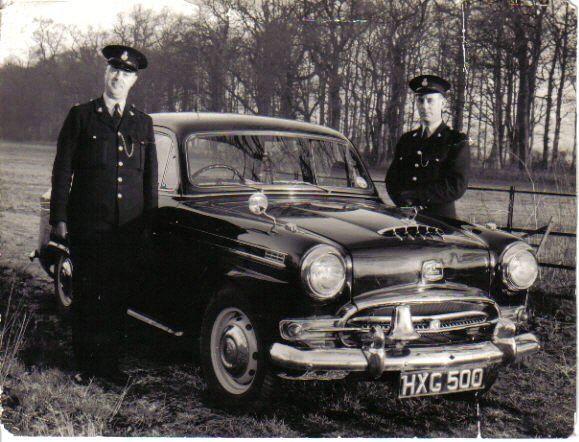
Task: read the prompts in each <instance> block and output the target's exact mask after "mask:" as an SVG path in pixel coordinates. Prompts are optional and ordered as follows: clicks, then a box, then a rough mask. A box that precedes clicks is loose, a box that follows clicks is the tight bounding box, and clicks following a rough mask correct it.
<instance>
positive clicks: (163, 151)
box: [155, 131, 179, 190]
mask: <svg viewBox="0 0 579 442" xmlns="http://www.w3.org/2000/svg"><path fill="white" fill-rule="evenodd" d="M155 145H156V147H157V162H158V166H159V170H158V171H159V188H160V189H164V190H175V189H177V186H178V184H179V180H178V175H179V174H178V171H177V150H176V149H175V146H174V143H173V139H172V138H171V137H170V136H169V135H168V134H166V133H163V132H159V131H155Z"/></svg>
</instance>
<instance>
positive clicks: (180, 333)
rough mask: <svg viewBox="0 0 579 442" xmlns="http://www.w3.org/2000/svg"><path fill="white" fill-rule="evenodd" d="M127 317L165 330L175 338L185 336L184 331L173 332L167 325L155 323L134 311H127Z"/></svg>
mask: <svg viewBox="0 0 579 442" xmlns="http://www.w3.org/2000/svg"><path fill="white" fill-rule="evenodd" d="M127 315H129V316H131V317H133V318H135V319H138V320H139V321H142V322H144V323H145V324H148V325H151V326H153V327H156V328H158V329H159V330H163V331H164V332H167V333H169V334H171V335H173V336H183V332H182V331H177V330H173V329H172V328H170V327H167V326H166V325H163V324H161V323H160V322H157V321H155V320H154V319H152V318H149V317H148V316H145V315H143V314H142V313H139V312H136V311H134V310H132V309H127Z"/></svg>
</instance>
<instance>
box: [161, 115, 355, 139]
mask: <svg viewBox="0 0 579 442" xmlns="http://www.w3.org/2000/svg"><path fill="white" fill-rule="evenodd" d="M151 117H152V118H153V123H154V124H155V125H157V126H163V127H167V128H169V129H172V130H173V131H174V132H176V133H177V134H178V135H186V134H188V133H192V132H219V131H223V132H225V131H230V130H234V131H237V130H239V131H241V130H249V131H252V130H255V131H258V130H260V131H273V132H299V133H307V134H314V135H322V136H330V137H336V138H340V139H343V140H346V139H347V138H346V137H345V136H344V135H342V134H341V133H340V132H338V131H336V130H334V129H330V128H328V127H324V126H320V125H317V124H312V123H305V122H302V121H295V120H287V119H284V118H273V117H263V116H255V115H241V114H227V113H217V112H166V113H153V114H151Z"/></svg>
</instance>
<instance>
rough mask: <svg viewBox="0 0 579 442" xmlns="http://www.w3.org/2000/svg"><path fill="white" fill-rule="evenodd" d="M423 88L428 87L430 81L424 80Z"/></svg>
mask: <svg viewBox="0 0 579 442" xmlns="http://www.w3.org/2000/svg"><path fill="white" fill-rule="evenodd" d="M422 86H424V87H426V86H428V80H427V79H426V78H425V79H423V80H422Z"/></svg>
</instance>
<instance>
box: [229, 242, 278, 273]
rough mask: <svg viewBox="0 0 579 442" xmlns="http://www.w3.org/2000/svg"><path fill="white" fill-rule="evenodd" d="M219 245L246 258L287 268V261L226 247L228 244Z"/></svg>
mask: <svg viewBox="0 0 579 442" xmlns="http://www.w3.org/2000/svg"><path fill="white" fill-rule="evenodd" d="M219 247H223V248H224V249H227V250H229V251H230V252H231V253H234V254H236V255H239V256H242V257H244V258H248V259H253V260H254V261H257V262H260V263H262V264H268V265H272V266H274V267H277V268H278V269H285V268H286V265H285V263H282V262H279V261H276V260H274V259H269V258H265V257H263V256H257V255H254V254H252V253H248V252H242V251H241V250H237V249H232V248H230V247H226V246H219ZM284 261H285V257H284Z"/></svg>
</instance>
